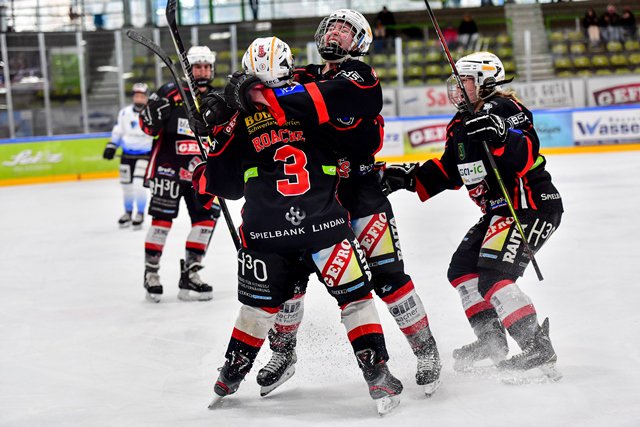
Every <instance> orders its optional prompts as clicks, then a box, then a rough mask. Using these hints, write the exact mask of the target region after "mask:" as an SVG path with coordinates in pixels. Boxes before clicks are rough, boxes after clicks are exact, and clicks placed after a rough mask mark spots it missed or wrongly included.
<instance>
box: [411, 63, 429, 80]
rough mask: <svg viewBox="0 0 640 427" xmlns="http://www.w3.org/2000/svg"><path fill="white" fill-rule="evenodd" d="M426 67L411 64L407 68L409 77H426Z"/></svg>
mask: <svg viewBox="0 0 640 427" xmlns="http://www.w3.org/2000/svg"><path fill="white" fill-rule="evenodd" d="M424 74H425V73H424V68H423V67H421V66H419V65H410V66H409V67H408V68H407V77H409V78H410V79H411V78H418V79H422V77H424Z"/></svg>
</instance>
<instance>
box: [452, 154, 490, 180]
mask: <svg viewBox="0 0 640 427" xmlns="http://www.w3.org/2000/svg"><path fill="white" fill-rule="evenodd" d="M458 172H460V178H462V182H464V184H465V185H473V184H477V183H479V182H482V180H483V179H484V177H485V176H487V169H486V168H485V167H484V163H482V160H478V161H477V162H471V163H462V164H459V165H458Z"/></svg>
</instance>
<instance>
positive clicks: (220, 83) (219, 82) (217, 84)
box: [211, 77, 227, 89]
mask: <svg viewBox="0 0 640 427" xmlns="http://www.w3.org/2000/svg"><path fill="white" fill-rule="evenodd" d="M226 84H227V79H226V78H225V77H216V78H215V79H213V80H212V81H211V86H213V87H214V88H216V89H218V88H220V89H222V88H223V87H224V86H225V85H226Z"/></svg>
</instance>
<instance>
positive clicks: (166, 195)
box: [140, 46, 220, 302]
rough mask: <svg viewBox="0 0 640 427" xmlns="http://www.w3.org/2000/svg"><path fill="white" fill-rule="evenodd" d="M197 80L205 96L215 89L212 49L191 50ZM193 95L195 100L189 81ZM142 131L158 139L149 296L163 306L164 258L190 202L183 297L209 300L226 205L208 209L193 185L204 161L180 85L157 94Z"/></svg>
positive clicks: (149, 177) (152, 169)
mask: <svg viewBox="0 0 640 427" xmlns="http://www.w3.org/2000/svg"><path fill="white" fill-rule="evenodd" d="M187 59H188V60H189V63H190V64H191V68H192V71H193V76H194V78H195V80H196V85H197V88H198V91H199V94H198V96H204V95H205V94H207V93H208V92H209V91H211V90H212V88H211V86H210V82H211V79H212V78H213V64H214V61H215V57H214V55H213V53H212V52H211V50H209V48H208V47H206V46H193V47H192V48H191V49H189V51H188V52H187ZM184 86H185V88H184V89H185V92H186V94H187V96H192V94H191V93H190V92H189V89H188V87H187V84H186V81H185V82H184ZM140 124H141V127H142V130H143V131H144V132H145V133H146V134H148V135H152V136H156V137H157V138H156V139H155V141H154V144H153V149H152V152H151V160H150V163H149V168H148V169H147V174H146V177H145V178H146V181H147V183H148V184H149V186H150V188H151V195H152V196H151V201H150V203H149V215H151V217H152V221H151V227H150V228H149V232H148V233H147V237H146V241H145V271H144V288H145V290H146V291H147V294H146V298H147V300H149V301H152V302H159V301H160V298H161V295H162V292H163V289H162V284H161V283H160V276H159V274H158V269H159V268H160V257H161V256H162V250H163V248H164V245H165V242H166V240H167V236H168V234H169V231H170V230H171V225H172V222H173V220H174V219H175V218H176V217H177V216H178V209H179V205H180V200H181V199H182V198H184V201H185V203H186V205H187V209H188V211H189V216H190V218H191V232H190V233H189V235H188V236H187V242H186V256H185V259H184V260H180V270H181V274H180V282H179V285H178V286H179V289H180V290H179V292H178V298H179V299H181V300H183V301H206V300H210V299H211V298H212V297H213V292H212V288H211V286H209V285H208V284H207V283H205V282H203V281H202V279H201V278H200V275H199V273H198V272H199V271H200V270H201V269H202V268H203V265H202V258H203V257H204V255H205V253H206V251H207V247H208V246H209V242H210V240H211V236H212V235H213V230H214V229H215V226H216V222H217V220H218V218H219V216H220V207H219V206H218V205H217V203H212V204H211V206H210V207H209V208H208V209H205V208H203V207H202V206H201V205H200V204H199V203H198V202H197V200H196V198H195V193H194V192H193V188H192V186H191V177H192V174H193V169H194V168H195V166H196V165H197V164H198V163H200V162H202V161H203V159H202V158H201V154H200V149H199V147H198V144H199V142H198V141H197V140H196V138H195V136H194V133H193V132H192V130H191V129H190V128H189V123H188V119H187V114H186V111H185V108H184V106H183V101H182V98H181V96H180V92H179V91H178V88H177V87H176V85H175V83H167V84H165V85H163V86H162V87H160V88H159V89H158V91H157V92H156V93H154V94H152V95H151V97H150V98H149V103H148V104H147V106H146V107H145V108H144V110H143V111H142V113H141V114H140Z"/></svg>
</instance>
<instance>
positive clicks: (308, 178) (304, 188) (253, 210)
mask: <svg viewBox="0 0 640 427" xmlns="http://www.w3.org/2000/svg"><path fill="white" fill-rule="evenodd" d="M215 132H216V135H215V137H216V142H217V144H218V145H217V146H215V148H214V149H213V150H212V151H211V153H210V154H209V156H208V159H207V167H206V171H205V174H204V175H203V178H201V180H200V185H199V186H198V187H199V191H200V192H202V191H206V192H207V193H209V194H215V195H218V196H221V197H225V198H228V199H238V198H240V197H242V196H243V195H244V198H245V204H244V207H243V209H242V220H243V223H242V226H241V227H240V235H241V238H242V241H243V245H244V246H245V247H247V248H250V249H255V250H258V251H274V252H280V253H282V252H287V251H295V250H302V249H321V248H326V247H328V246H330V245H332V244H334V243H336V242H338V241H340V240H342V239H344V237H345V236H346V233H347V232H348V227H349V218H348V213H347V211H346V210H345V209H344V208H343V207H342V206H341V205H340V203H339V202H338V200H337V197H336V188H337V185H338V180H339V178H338V174H337V170H336V167H337V162H336V156H335V154H334V152H333V150H332V149H331V147H330V145H329V143H328V139H329V137H328V136H327V135H326V134H325V132H323V131H322V130H321V129H320V127H318V126H317V125H310V126H309V125H305V124H303V123H302V122H301V121H299V120H296V119H290V120H287V121H286V122H285V123H284V124H283V125H282V126H280V125H278V123H277V122H276V119H275V118H274V117H273V116H272V115H271V114H269V113H268V112H267V111H266V110H265V111H261V112H257V113H255V114H252V115H246V114H240V113H238V114H236V115H235V116H234V117H233V118H232V119H231V121H230V122H229V124H227V125H226V126H224V127H222V128H219V129H216V130H215ZM203 180H204V181H205V182H203ZM203 184H204V185H203Z"/></svg>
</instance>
